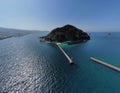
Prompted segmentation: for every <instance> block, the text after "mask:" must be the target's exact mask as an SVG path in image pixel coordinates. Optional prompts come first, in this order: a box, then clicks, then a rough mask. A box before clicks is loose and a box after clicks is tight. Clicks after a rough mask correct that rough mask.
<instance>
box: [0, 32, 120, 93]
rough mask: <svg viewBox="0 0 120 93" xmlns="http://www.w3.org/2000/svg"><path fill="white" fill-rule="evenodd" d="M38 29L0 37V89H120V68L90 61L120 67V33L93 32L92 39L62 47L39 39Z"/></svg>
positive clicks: (89, 92) (35, 92) (73, 92)
mask: <svg viewBox="0 0 120 93" xmlns="http://www.w3.org/2000/svg"><path fill="white" fill-rule="evenodd" d="M46 34H47V33H43V32H39V33H33V34H29V35H25V36H22V37H12V38H8V39H4V40H0V93H4V92H6V93H120V72H116V71H114V70H112V69H110V68H107V67H105V66H103V65H100V64H97V63H95V62H93V61H91V60H90V59H89V58H90V57H95V58H97V59H100V60H102V61H105V62H106V63H109V64H112V65H114V66H117V67H120V33H119V32H111V34H108V32H91V33H90V36H91V40H89V41H87V42H84V43H80V44H74V45H66V44H62V45H61V47H62V48H63V49H64V50H65V51H66V53H67V54H68V55H69V56H71V57H72V58H73V61H74V63H75V64H74V65H70V64H69V62H68V60H67V59H66V57H65V56H64V55H63V54H62V52H61V51H60V50H59V48H57V47H56V45H54V44H48V43H45V42H40V40H39V37H40V36H43V35H46Z"/></svg>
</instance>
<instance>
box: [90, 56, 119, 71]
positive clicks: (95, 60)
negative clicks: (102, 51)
mask: <svg viewBox="0 0 120 93" xmlns="http://www.w3.org/2000/svg"><path fill="white" fill-rule="evenodd" d="M90 59H91V60H92V61H94V62H96V63H99V64H102V65H104V66H106V67H109V68H111V69H113V70H115V71H118V72H120V68H118V67H116V66H113V65H111V64H108V63H106V62H103V61H101V60H98V59H96V58H93V57H90Z"/></svg>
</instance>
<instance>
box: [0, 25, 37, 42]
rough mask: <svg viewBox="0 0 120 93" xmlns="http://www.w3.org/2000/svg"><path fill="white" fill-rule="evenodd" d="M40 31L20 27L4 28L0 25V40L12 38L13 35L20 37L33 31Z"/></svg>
mask: <svg viewBox="0 0 120 93" xmlns="http://www.w3.org/2000/svg"><path fill="white" fill-rule="evenodd" d="M36 32H39V31H36V30H19V29H11V28H3V27H0V40H2V39H6V38H11V37H18V36H24V35H27V34H31V33H36Z"/></svg>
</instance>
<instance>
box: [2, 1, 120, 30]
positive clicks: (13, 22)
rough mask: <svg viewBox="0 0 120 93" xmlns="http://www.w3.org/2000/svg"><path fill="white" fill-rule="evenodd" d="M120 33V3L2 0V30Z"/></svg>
mask: <svg viewBox="0 0 120 93" xmlns="http://www.w3.org/2000/svg"><path fill="white" fill-rule="evenodd" d="M66 24H71V25H74V26H76V27H78V28H81V29H83V30H85V31H120V0H0V27H5V28H17V29H28V30H41V31H51V30H52V29H54V28H56V27H61V26H63V25H66Z"/></svg>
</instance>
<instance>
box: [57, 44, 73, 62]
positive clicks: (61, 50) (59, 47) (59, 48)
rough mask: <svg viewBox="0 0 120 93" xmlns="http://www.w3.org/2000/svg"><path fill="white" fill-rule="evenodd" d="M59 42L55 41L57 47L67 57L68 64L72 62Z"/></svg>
mask: <svg viewBox="0 0 120 93" xmlns="http://www.w3.org/2000/svg"><path fill="white" fill-rule="evenodd" d="M59 44H60V43H56V45H57V46H58V48H59V49H60V50H61V51H62V53H63V54H64V55H65V57H66V58H67V59H68V61H69V63H70V64H73V61H72V59H71V58H70V57H69V56H68V55H67V53H66V52H65V51H64V50H63V49H62V48H61V47H60V46H59Z"/></svg>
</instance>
